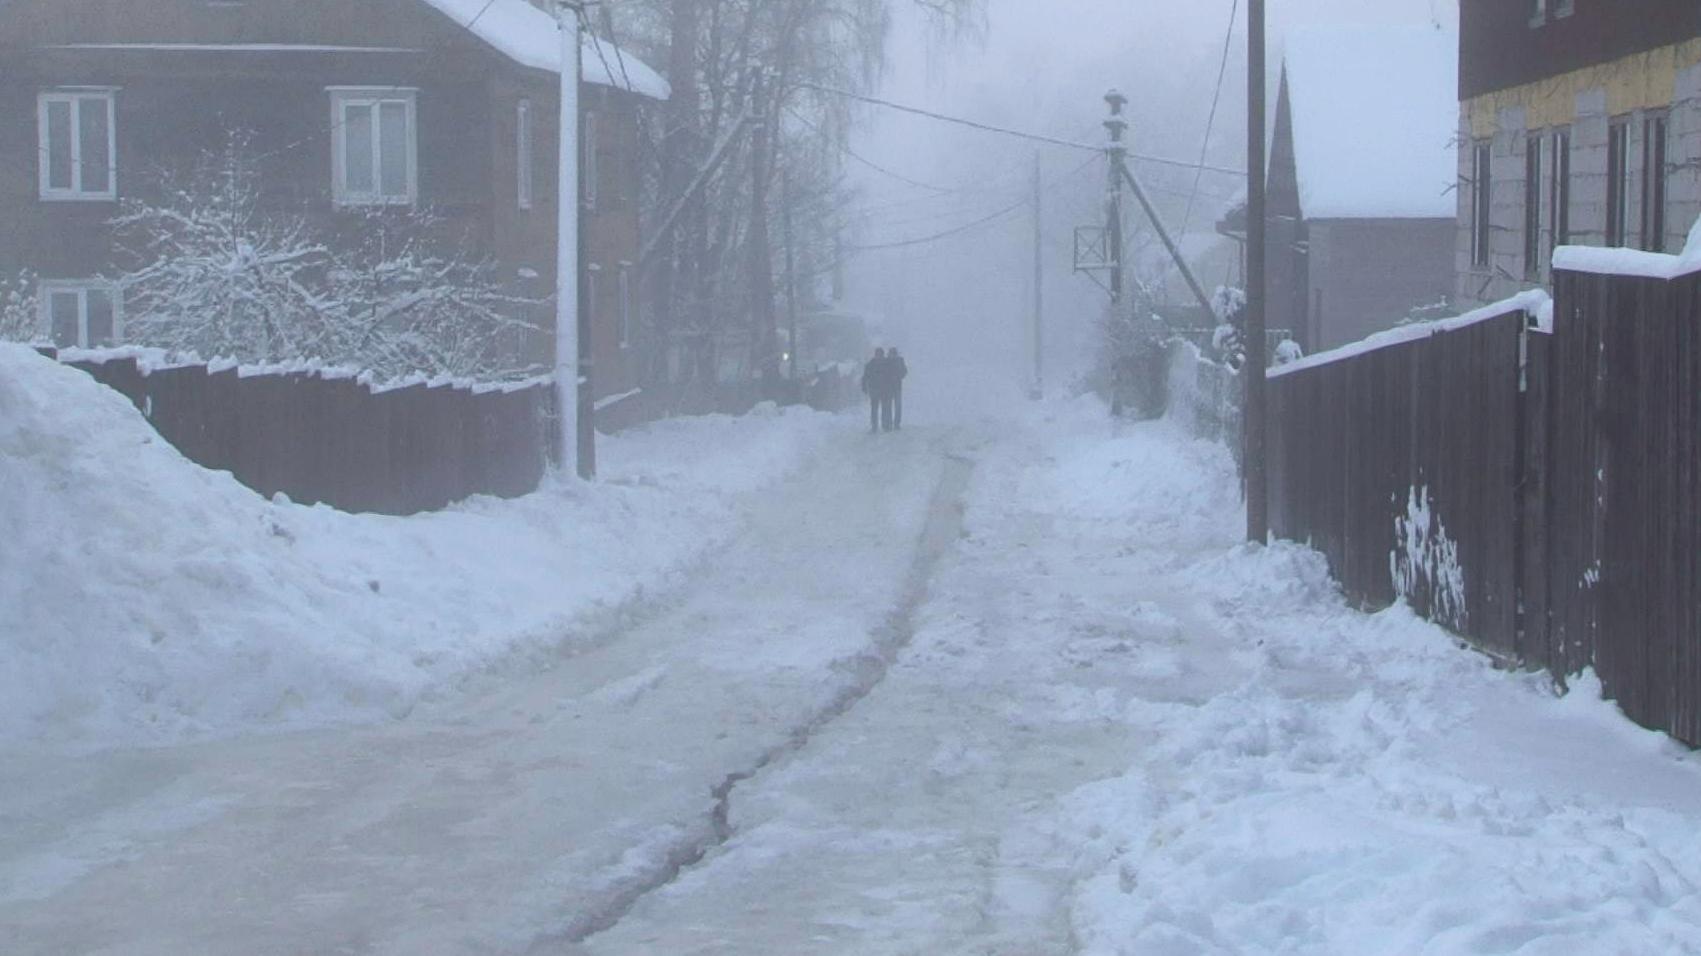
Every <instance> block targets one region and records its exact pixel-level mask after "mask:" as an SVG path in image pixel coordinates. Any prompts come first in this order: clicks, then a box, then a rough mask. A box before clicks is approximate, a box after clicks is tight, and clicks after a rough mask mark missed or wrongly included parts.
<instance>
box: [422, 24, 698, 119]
mask: <svg viewBox="0 0 1701 956" xmlns="http://www.w3.org/2000/svg"><path fill="white" fill-rule="evenodd" d="M421 2H423V3H425V4H427V5H428V6H430V7H432V8H434V9H435V10H437V12H439V13H441V14H443V15H444V16H446V17H448V18H450V19H451V20H454V21H455V22H456V23H458V24H460V25H461V26H462V27H465V28H467V29H470V30H471V32H472V33H473V35H474V36H477V37H478V38H479V39H480V40H483V41H484V42H485V43H487V44H489V45H490V46H491V47H493V48H494V49H495V50H496V51H497V52H498V53H501V54H502V55H503V56H506V57H507V58H509V59H510V60H513V61H514V62H515V63H518V64H520V65H521V66H527V67H531V68H532V69H536V70H547V71H549V72H551V73H559V72H561V40H560V33H559V28H558V27H557V25H556V22H555V18H554V17H552V16H550V15H549V14H548V13H545V12H544V11H542V10H540V9H538V8H537V7H535V6H533V5H532V4H531V3H530V2H529V0H421ZM583 47H584V48H583V50H582V51H581V52H582V56H581V57H580V59H581V60H582V61H583V64H584V69H583V71H582V73H583V76H584V81H585V82H586V83H591V84H594V85H596V86H609V87H613V88H615V89H618V90H628V91H630V92H632V93H636V94H637V95H639V96H643V97H648V98H649V99H653V100H665V99H667V98H668V97H669V96H671V95H672V94H673V90H672V88H671V87H669V86H668V82H667V80H665V79H663V78H662V76H661V74H660V73H657V72H656V71H655V70H654V69H652V68H651V67H650V66H649V65H648V64H646V63H644V62H643V61H642V60H639V59H638V58H637V57H635V56H633V55H632V54H630V53H628V52H626V51H625V50H622V49H620V48H618V47H616V46H615V45H614V44H612V43H609V42H608V41H607V40H600V39H598V38H596V37H595V36H593V35H592V34H590V33H589V32H588V31H587V32H586V33H585V36H584V42H583Z"/></svg>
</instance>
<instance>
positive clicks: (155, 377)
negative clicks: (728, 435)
mask: <svg viewBox="0 0 1701 956" xmlns="http://www.w3.org/2000/svg"><path fill="white" fill-rule="evenodd" d="M67 364H69V365H71V366H73V367H75V368H79V369H82V370H83V371H85V372H87V373H89V374H90V375H92V376H93V377H94V378H95V380H97V381H99V382H101V383H102V384H104V385H107V386H109V387H111V388H113V389H115V390H117V391H118V392H120V393H122V394H123V395H124V396H125V397H126V398H128V399H130V401H131V402H132V403H133V404H135V406H136V408H137V409H138V410H140V411H141V412H142V414H143V415H145V416H146V417H147V418H148V420H149V421H150V422H152V423H153V426H154V428H155V429H156V430H158V432H159V433H160V435H161V436H162V437H163V438H165V439H166V440H167V441H169V442H171V444H172V445H173V446H175V447H176V448H177V450H178V451H180V452H182V453H183V456H184V457H186V458H188V459H189V460H190V461H193V462H195V463H196V464H199V465H202V466H203V467H206V468H212V469H215V470H219V471H228V472H230V473H231V474H232V475H234V476H235V477H236V479H237V480H238V481H240V482H242V483H243V484H245V485H247V486H248V487H250V488H252V489H254V490H255V491H257V492H259V493H260V494H263V495H267V496H271V495H275V494H279V493H282V494H284V495H287V496H289V498H290V499H291V500H292V501H296V502H299V503H302V504H326V505H330V506H331V507H333V508H338V509H340V510H343V511H353V512H373V513H378V514H391V515H409V514H417V513H419V512H422V511H432V510H436V509H439V508H442V507H444V506H446V505H448V504H449V503H451V502H454V501H459V500H461V499H463V498H467V497H470V496H472V495H498V496H501V497H517V496H519V495H524V494H528V493H530V492H532V491H534V490H536V488H537V487H538V483H539V482H540V481H541V480H542V478H543V475H544V472H545V470H546V468H547V467H548V464H549V455H548V449H549V446H550V439H549V436H550V435H551V434H552V433H553V427H552V426H551V424H550V423H551V421H552V420H553V418H554V415H555V395H554V388H553V387H552V386H551V385H549V384H548V383H542V382H540V383H534V384H531V385H528V386H515V387H507V388H503V387H481V388H470V387H465V386H458V385H430V384H415V385H409V386H405V387H402V388H396V389H389V390H375V389H373V388H371V387H369V386H367V385H365V384H363V383H361V382H359V381H358V380H356V379H354V378H352V377H348V376H344V375H337V374H324V373H320V372H297V371H276V372H264V373H260V374H244V373H243V372H242V371H239V370H238V369H236V368H227V369H213V368H209V367H208V366H205V365H189V366H182V367H175V368H159V369H152V370H144V369H143V368H141V367H140V366H139V365H138V363H137V362H136V360H135V359H133V358H114V359H109V360H106V361H72V362H67Z"/></svg>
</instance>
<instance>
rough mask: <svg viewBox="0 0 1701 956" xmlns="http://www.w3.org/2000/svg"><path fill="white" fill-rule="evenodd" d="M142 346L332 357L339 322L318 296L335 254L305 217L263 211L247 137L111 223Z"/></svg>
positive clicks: (128, 327) (131, 323) (128, 323)
mask: <svg viewBox="0 0 1701 956" xmlns="http://www.w3.org/2000/svg"><path fill="white" fill-rule="evenodd" d="M112 225H113V229H114V233H115V236H116V238H117V242H118V248H119V250H120V255H121V257H122V260H121V261H122V263H123V268H124V269H125V272H124V274H123V276H122V278H121V280H120V281H121V283H122V285H123V287H124V291H125V313H126V314H125V333H126V338H128V339H129V340H131V341H132V342H135V343H138V344H143V345H151V346H157V347H160V348H165V349H169V350H172V351H178V352H192V353H198V354H201V355H205V356H209V357H210V356H228V357H231V358H237V359H241V360H243V361H248V362H275V361H281V360H284V359H293V358H305V357H313V358H326V359H329V356H327V355H324V354H322V352H323V349H324V346H325V339H326V337H327V334H328V331H329V327H330V325H331V323H332V322H334V321H335V317H334V316H333V315H332V314H331V313H332V311H333V309H332V307H331V303H328V302H325V301H323V300H322V299H321V298H320V297H319V295H318V294H317V292H316V291H315V289H314V284H315V283H314V280H315V277H316V276H317V275H319V274H322V273H323V270H324V269H325V266H326V265H327V263H328V262H329V260H330V250H328V249H327V248H326V247H325V245H324V243H322V242H320V241H319V239H318V237H316V236H315V235H313V230H312V229H311V228H310V227H309V225H308V223H307V220H306V218H305V217H304V216H302V215H299V214H292V213H288V212H279V211H276V210H272V209H265V210H262V209H261V204H260V177H259V173H258V169H257V168H256V165H255V163H254V162H253V160H252V156H251V152H250V150H249V143H248V139H247V137H246V136H245V135H244V134H240V133H235V134H231V135H230V136H229V137H228V139H227V140H226V142H225V144H224V146H223V147H222V148H221V149H220V150H218V151H216V152H209V153H207V154H205V155H203V156H201V157H200V159H199V160H198V161H197V162H196V164H195V166H194V168H193V169H191V170H189V171H188V172H187V173H183V172H180V171H167V172H164V173H162V174H161V176H160V179H159V183H158V190H157V192H155V193H154V194H153V198H149V199H127V200H125V201H124V203H123V205H122V206H121V208H120V211H119V214H118V216H117V217H116V218H114V219H113V222H112Z"/></svg>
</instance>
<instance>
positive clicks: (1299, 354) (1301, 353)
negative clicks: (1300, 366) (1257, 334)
mask: <svg viewBox="0 0 1701 956" xmlns="http://www.w3.org/2000/svg"><path fill="white" fill-rule="evenodd" d="M1302 358H1305V350H1304V349H1302V348H1300V347H1299V343H1298V342H1295V341H1294V340H1293V339H1283V340H1281V341H1280V342H1278V343H1276V354H1275V362H1276V364H1277V365H1292V364H1293V363H1294V362H1297V361H1299V360H1300V359H1302Z"/></svg>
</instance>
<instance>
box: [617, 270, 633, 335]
mask: <svg viewBox="0 0 1701 956" xmlns="http://www.w3.org/2000/svg"><path fill="white" fill-rule="evenodd" d="M616 318H617V320H618V321H619V323H620V335H619V339H620V347H621V348H623V349H627V348H631V347H632V263H630V262H622V263H621V264H620V311H619V313H618V315H617V316H616Z"/></svg>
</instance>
